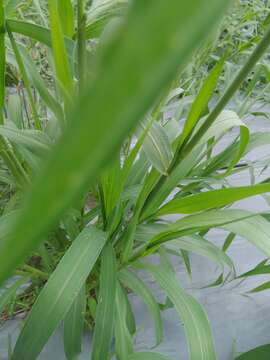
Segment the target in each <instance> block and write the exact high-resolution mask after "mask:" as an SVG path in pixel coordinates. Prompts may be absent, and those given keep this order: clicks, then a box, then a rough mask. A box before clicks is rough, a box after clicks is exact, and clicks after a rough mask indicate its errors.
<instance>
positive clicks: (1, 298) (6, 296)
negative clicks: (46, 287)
mask: <svg viewBox="0 0 270 360" xmlns="http://www.w3.org/2000/svg"><path fill="white" fill-rule="evenodd" d="M28 281H29V278H27V277H23V278H20V279H18V280H17V281H15V282H14V284H12V285H11V286H10V287H8V288H6V289H4V292H3V293H2V291H1V295H0V314H1V313H2V311H3V310H4V309H5V306H6V305H7V304H8V303H9V301H10V300H12V298H13V297H14V295H16V293H17V291H18V289H19V288H20V287H21V286H22V285H23V284H25V283H27V282H28ZM2 290H3V289H2Z"/></svg>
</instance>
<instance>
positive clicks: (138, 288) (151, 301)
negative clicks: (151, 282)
mask: <svg viewBox="0 0 270 360" xmlns="http://www.w3.org/2000/svg"><path fill="white" fill-rule="evenodd" d="M118 278H119V279H120V281H121V282H122V283H123V284H124V285H125V286H126V287H128V288H129V289H131V290H132V291H133V292H134V293H136V294H137V295H139V296H141V298H142V299H143V301H144V302H145V304H146V305H147V306H148V309H149V312H150V313H151V314H152V316H153V319H154V324H155V333H156V345H155V346H157V345H158V344H160V342H161V341H162V337H163V328H162V320H161V314H160V309H159V306H158V303H157V302H156V300H155V298H154V296H153V295H152V293H151V291H150V290H149V288H148V287H147V286H146V284H145V283H144V282H143V281H142V280H141V279H140V278H139V277H138V276H137V275H136V274H134V273H132V272H131V271H128V270H121V271H120V272H119V274H118Z"/></svg>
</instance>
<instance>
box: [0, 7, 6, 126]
mask: <svg viewBox="0 0 270 360" xmlns="http://www.w3.org/2000/svg"><path fill="white" fill-rule="evenodd" d="M5 73H6V47H5V11H4V4H3V0H0V124H3V123H4V115H3V111H4V106H5V88H6V86H5Z"/></svg>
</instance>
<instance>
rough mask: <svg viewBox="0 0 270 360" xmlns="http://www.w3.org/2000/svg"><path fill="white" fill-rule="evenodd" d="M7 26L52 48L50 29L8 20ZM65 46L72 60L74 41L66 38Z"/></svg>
mask: <svg viewBox="0 0 270 360" xmlns="http://www.w3.org/2000/svg"><path fill="white" fill-rule="evenodd" d="M7 25H8V27H9V28H10V30H11V31H12V32H14V33H18V34H21V35H24V36H27V37H29V38H31V39H33V40H36V41H39V42H41V43H42V44H45V45H47V46H49V47H52V39H51V32H50V30H49V29H47V28H45V27H43V26H40V25H36V24H32V23H29V22H26V21H19V20H11V19H7ZM65 46H66V49H67V52H68V55H69V57H70V58H72V56H73V51H74V41H72V40H70V39H67V38H65Z"/></svg>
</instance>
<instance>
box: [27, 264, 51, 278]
mask: <svg viewBox="0 0 270 360" xmlns="http://www.w3.org/2000/svg"><path fill="white" fill-rule="evenodd" d="M21 270H22V271H24V272H27V273H28V274H29V275H33V276H34V277H36V278H39V279H42V280H48V279H49V277H50V274H48V273H45V272H43V271H41V270H38V269H36V268H34V267H32V266H30V265H27V264H24V265H22V266H21Z"/></svg>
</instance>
